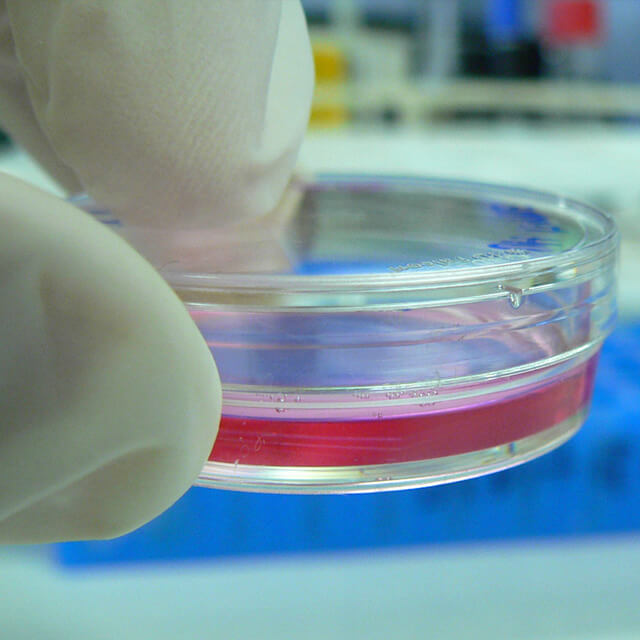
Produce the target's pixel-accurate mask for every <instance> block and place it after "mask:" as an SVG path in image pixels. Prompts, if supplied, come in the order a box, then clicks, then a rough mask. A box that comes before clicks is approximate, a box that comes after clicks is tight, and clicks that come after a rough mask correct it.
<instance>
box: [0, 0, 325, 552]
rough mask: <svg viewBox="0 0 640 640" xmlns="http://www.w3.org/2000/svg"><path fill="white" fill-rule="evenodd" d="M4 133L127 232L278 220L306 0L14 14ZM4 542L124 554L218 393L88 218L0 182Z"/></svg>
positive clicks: (0, 533) (194, 470)
mask: <svg viewBox="0 0 640 640" xmlns="http://www.w3.org/2000/svg"><path fill="white" fill-rule="evenodd" d="M0 15H1V16H2V18H1V19H2V25H1V28H0V123H1V124H2V126H3V128H5V129H6V130H7V131H8V132H9V133H10V134H11V135H12V136H13V138H14V139H15V140H17V141H18V142H20V143H21V144H22V145H23V146H24V147H26V148H27V149H28V150H29V151H30V152H31V153H32V154H33V156H34V157H35V158H36V159H37V160H38V161H39V162H40V163H41V164H42V165H43V166H44V167H45V168H46V169H47V170H48V171H49V172H50V173H51V174H52V175H53V176H54V177H55V178H57V179H58V180H59V181H60V182H61V183H62V184H63V185H64V186H65V187H67V189H69V190H70V191H77V190H86V191H88V192H89V193H90V194H91V195H92V196H93V197H94V198H95V199H96V200H97V201H98V202H100V203H101V204H103V205H105V206H107V207H109V208H111V209H112V210H114V211H115V212H116V213H117V215H118V216H119V217H120V218H122V219H123V220H125V221H126V222H128V223H142V222H144V223H145V224H147V223H149V222H150V221H152V223H153V224H154V225H158V226H160V227H175V228H180V229H185V228H202V227H206V226H211V225H220V224H225V223H227V222H229V221H236V220H241V219H250V218H258V217H260V216H263V215H265V214H266V213H267V212H269V211H270V210H271V209H273V208H274V207H275V206H276V204H277V203H278V202H279V201H280V199H281V197H282V194H283V192H284V190H285V187H286V185H287V182H288V180H289V179H290V174H291V172H292V169H293V165H294V162H295V158H296V154H297V151H298V147H299V144H300V142H301V139H302V136H303V133H304V131H305V128H306V124H307V118H308V112H309V106H310V100H311V92H312V85H313V71H312V61H311V55H310V47H309V41H308V36H307V31H306V26H305V23H304V17H303V14H302V10H301V7H300V5H299V1H298V0H224V1H223V0H153V2H151V1H149V0H102V1H101V0H47V1H46V2H45V1H44V0H6V2H2V3H0ZM0 296H1V297H0V542H23V543H24V542H43V541H54V540H70V539H87V538H104V537H112V536H116V535H119V534H122V533H125V532H127V531H130V530H132V529H134V528H136V527H138V526H140V525H141V524H143V523H145V522H147V521H148V520H150V519H151V518H153V517H155V516H156V515H158V514H159V513H161V512H162V511H163V510H165V509H166V508H167V507H169V506H170V505H171V504H172V503H173V502H174V501H175V500H176V499H177V498H178V497H180V495H182V493H184V491H186V489H187V488H188V487H189V486H190V485H191V484H192V482H193V480H194V478H195V477H196V475H197V474H198V472H199V470H200V469H201V467H202V465H203V463H204V461H205V459H206V458H207V455H208V453H209V452H210V449H211V446H212V443H213V441H214V438H215V435H216V432H217V425H218V421H219V416H220V383H219V379H218V375H217V372H216V368H215V365H214V363H213V361H212V358H211V355H210V353H209V351H208V349H207V346H206V344H205V342H204V340H203V339H202V337H201V336H200V334H199V332H198V330H197V329H196V327H195V325H194V324H193V323H192V322H191V320H190V318H189V316H188V314H187V313H186V311H185V309H184V307H183V305H182V303H181V302H180V301H179V300H178V299H177V297H175V296H174V294H173V293H172V291H171V290H170V289H169V288H168V286H167V285H166V284H165V283H164V281H163V280H162V279H161V278H160V276H159V275H158V274H157V273H156V272H155V271H154V270H153V269H152V268H151V267H150V266H149V265H148V263H147V262H145V261H144V260H143V259H142V258H141V257H140V256H139V255H138V254H137V253H136V252H135V251H134V250H133V249H132V248H130V247H129V245H127V244H126V243H125V242H124V241H122V240H121V239H119V238H118V237H116V236H115V235H114V234H113V233H111V232H110V231H109V230H108V229H107V228H104V227H102V226H101V225H99V224H98V223H96V222H95V221H93V220H92V219H90V218H89V217H88V216H86V215H85V214H84V213H82V212H80V211H77V210H76V209H75V208H74V207H72V206H71V205H69V204H67V203H65V202H62V201H60V200H58V199H56V198H54V197H53V196H50V195H48V194H45V193H43V192H40V191H38V190H36V189H34V188H33V187H30V186H28V185H26V184H24V183H22V182H20V181H18V180H16V179H13V178H9V177H7V176H0Z"/></svg>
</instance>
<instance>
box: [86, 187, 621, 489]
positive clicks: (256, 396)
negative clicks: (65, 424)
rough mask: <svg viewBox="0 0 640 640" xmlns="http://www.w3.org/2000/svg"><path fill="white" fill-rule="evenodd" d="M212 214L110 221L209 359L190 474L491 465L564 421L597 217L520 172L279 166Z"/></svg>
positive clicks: (456, 470)
mask: <svg viewBox="0 0 640 640" xmlns="http://www.w3.org/2000/svg"><path fill="white" fill-rule="evenodd" d="M286 198H287V200H286V201H284V202H283V203H281V206H280V207H279V208H278V209H277V210H275V211H274V212H272V213H271V214H270V215H269V216H267V217H266V218H264V219H262V220H260V221H259V222H258V221H249V222H246V223H243V224H239V225H236V226H234V227H227V228H223V229H221V228H214V229H203V228H188V227H185V226H184V224H185V222H184V221H180V223H179V224H180V225H182V226H174V227H166V228H159V227H158V226H157V225H153V224H152V223H151V222H150V223H149V224H147V225H146V226H138V227H135V226H132V225H128V224H121V223H120V221H119V220H118V219H117V217H116V216H114V215H113V214H111V213H110V212H108V211H105V210H103V209H101V208H100V207H98V206H96V205H94V204H93V203H91V202H89V201H88V200H86V199H85V200H82V201H80V202H79V204H81V205H82V206H84V208H85V209H87V210H89V211H91V212H92V213H94V215H95V216H96V217H97V218H98V219H100V220H102V221H103V222H105V223H108V224H112V225H114V227H115V230H116V231H117V232H118V233H119V234H120V235H122V236H123V237H124V238H125V239H127V240H128V241H129V242H130V243H131V244H132V245H133V246H134V247H135V248H136V249H137V250H138V251H140V252H141V253H142V254H143V255H145V256H146V257H147V258H148V259H149V260H150V262H151V263H152V264H154V265H155V266H156V268H158V270H159V271H160V273H161V274H162V275H163V276H164V277H165V279H166V280H167V281H168V282H169V284H170V285H171V286H172V287H173V289H174V290H175V291H176V292H177V294H178V295H179V296H180V297H181V298H182V300H183V301H184V302H185V304H186V306H187V308H188V310H189V312H190V314H191V316H192V318H193V319H194V321H195V322H196V324H197V325H198V327H199V329H200V330H201V332H202V334H203V336H204V338H205V340H206V342H207V344H208V345H209V347H210V349H211V352H212V355H213V357H214V359H215V361H216V363H217V365H218V369H219V372H220V377H221V381H222V385H223V411H222V414H223V415H222V420H221V423H220V431H219V433H218V437H217V440H216V444H215V445H214V448H213V450H212V452H211V455H210V457H209V460H208V462H207V464H206V465H205V468H204V469H203V472H202V474H201V476H200V480H199V482H200V483H201V484H205V485H207V486H216V487H223V488H235V489H243V490H256V491H284V492H349V491H369V490H382V489H389V488H402V487H410V486H426V485H428V484H437V483H440V482H449V481H452V480H457V479H461V478H463V477H472V476H474V475H478V474H480V473H486V472H489V471H495V470H497V469H501V468H506V467H508V466H511V465H513V464H519V463H520V462H524V461H525V460H528V459H531V458H532V457H535V456H536V455H540V454H541V453H544V452H545V451H548V450H550V449H551V448H553V447H555V446H558V445H559V444H560V443H561V442H563V441H565V440H566V439H567V438H568V437H570V435H571V434H572V433H574V432H575V430H576V429H577V428H578V427H579V426H580V424H581V423H582V421H583V420H584V417H585V415H586V411H587V409H588V403H589V399H590V395H591V389H592V384H593V376H594V373H595V366H596V362H597V353H598V351H599V348H600V345H601V343H602V340H603V339H604V338H605V336H606V335H607V334H608V333H609V331H610V330H611V328H612V326H613V323H614V319H615V279H616V278H615V275H616V256H617V247H618V236H617V232H616V229H615V225H614V223H613V220H612V219H611V218H610V217H609V216H607V215H606V214H604V213H601V212H599V211H597V210H596V209H593V208H591V207H589V206H587V205H583V204H581V203H578V202H575V201H573V200H570V199H567V198H564V197H561V196H556V195H551V194H544V193H538V192H533V191H528V190H523V189H516V188H509V187H498V186H492V185H485V184H475V183H467V182H458V181H448V180H431V179H426V178H413V177H396V176H370V175H369V176H353V175H347V176H345V175H334V176H331V175H325V176H320V177H318V178H315V179H314V180H313V181H309V182H302V181H300V182H297V183H295V184H293V185H292V186H291V188H290V189H289V190H288V192H287V195H286Z"/></svg>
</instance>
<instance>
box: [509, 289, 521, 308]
mask: <svg viewBox="0 0 640 640" xmlns="http://www.w3.org/2000/svg"><path fill="white" fill-rule="evenodd" d="M509 304H510V305H511V306H512V307H513V308H514V309H517V308H518V307H519V306H520V305H521V304H522V291H520V290H519V289H518V291H511V292H510V293H509Z"/></svg>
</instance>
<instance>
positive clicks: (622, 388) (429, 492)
mask: <svg viewBox="0 0 640 640" xmlns="http://www.w3.org/2000/svg"><path fill="white" fill-rule="evenodd" d="M631 531H639V532H640V325H627V326H622V327H620V328H618V329H617V330H616V331H615V332H614V334H613V335H612V336H611V337H610V338H609V339H608V340H607V342H606V343H605V346H604V348H603V352H602V357H601V360H600V367H599V370H598V375H597V380H596V389H595V395H594V400H593V407H592V410H591V413H590V415H589V418H588V420H587V422H586V424H585V426H584V427H583V428H582V430H581V431H580V432H579V433H578V434H577V435H576V436H575V437H574V438H573V439H572V440H571V441H570V442H569V443H567V444H566V445H564V446H562V447H560V448H559V449H557V450H556V451H554V452H552V453H550V454H548V455H546V456H543V457H542V458H539V459H538V460H535V461H533V462H530V463H528V464H525V465H523V466H520V467H516V468H513V469H510V470H507V471H503V472H500V473H496V474H493V475H490V476H485V477H482V478H477V479H475V480H467V481H464V482H459V483H455V484H449V485H443V486H439V487H432V488H428V489H419V490H412V491H399V492H391V493H379V494H364V495H350V496H283V495H261V494H245V493H236V492H226V491H216V490H211V489H200V488H194V489H191V490H190V491H189V492H188V493H187V494H186V495H185V496H184V497H183V498H182V499H181V500H180V501H178V502H177V503H176V504H175V505H174V506H173V507H172V508H171V509H169V510H168V511H167V512H166V513H164V514H163V515H162V516H160V517H159V518H157V519H155V520H154V521H153V522H151V523H149V524H148V525H146V526H144V527H142V528H141V529H139V530H138V531H135V532H134V533H131V534H129V535H126V536H124V537H122V538H119V539H116V540H111V541H106V542H75V543H66V544H61V545H57V546H56V551H57V558H58V559H59V561H60V562H61V563H62V564H63V565H91V564H98V563H100V564H108V563H119V562H143V561H164V560H177V559H194V558H219V557H228V556H244V555H250V554H285V553H293V552H319V551H327V550H345V549H364V548H368V549H371V548H389V547H403V546H409V545H433V544H443V543H459V542H473V541H482V540H491V541H500V540H514V539H522V538H540V537H569V536H585V535H593V534H606V533H614V532H631Z"/></svg>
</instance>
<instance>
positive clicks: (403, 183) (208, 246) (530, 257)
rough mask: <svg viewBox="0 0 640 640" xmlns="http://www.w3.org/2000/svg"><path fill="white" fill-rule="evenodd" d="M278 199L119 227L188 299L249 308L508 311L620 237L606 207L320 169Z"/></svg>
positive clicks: (577, 278) (563, 280)
mask: <svg viewBox="0 0 640 640" xmlns="http://www.w3.org/2000/svg"><path fill="white" fill-rule="evenodd" d="M289 197H290V198H292V199H294V200H295V199H297V202H295V203H294V204H295V205H297V206H292V205H291V204H290V203H285V206H283V207H282V208H281V209H279V210H278V211H276V212H274V213H273V214H272V215H271V216H269V217H267V218H266V219H265V220H262V221H260V222H249V223H246V224H244V225H240V226H237V227H233V228H225V229H176V228H165V229H158V228H150V227H144V228H142V227H131V226H127V227H121V228H120V229H119V231H120V233H121V234H122V235H123V236H125V237H126V238H128V239H129V241H130V242H131V243H132V244H133V245H134V246H135V247H136V248H137V249H138V250H139V251H141V252H142V253H143V255H146V256H147V257H148V258H149V259H150V261H151V262H152V263H153V264H154V265H156V267H158V268H159V270H160V272H161V273H162V275H163V276H164V277H165V278H166V279H167V280H168V281H169V283H170V284H171V285H172V286H173V287H174V289H175V290H176V291H177V292H178V294H179V295H181V296H182V297H185V298H186V299H187V300H188V301H189V302H190V303H195V304H197V303H198V302H201V303H203V304H205V303H206V304H209V305H211V304H213V305H223V306H228V305H231V306H233V307H242V308H246V309H254V310H261V309H262V310H264V309H269V310H276V309H279V310H286V309H290V310H294V309H307V310H313V309H318V310H330V309H336V310H358V309H362V310H366V309H376V308H412V307H416V306H419V307H429V306H447V305H451V304H456V303H463V302H471V301H475V300H485V301H486V300H491V299H502V298H505V297H508V298H510V299H511V300H512V301H513V303H514V305H515V306H518V304H519V301H520V299H521V297H522V296H523V295H527V294H528V293H532V292H541V291H545V290H551V289H554V288H558V287H566V286H567V285H568V284H573V285H578V284H579V283H581V282H585V281H588V280H589V279H591V278H594V277H596V276H597V275H598V274H599V273H602V272H603V271H604V272H606V271H607V270H608V269H609V267H610V266H611V265H612V264H613V263H614V262H615V254H616V251H617V245H618V238H617V232H616V228H615V225H614V222H613V220H612V219H611V218H610V217H609V216H608V215H606V214H604V213H602V212H600V211H598V210H596V209H594V208H591V207H589V206H587V205H584V204H581V203H578V202H576V201H573V200H570V199H568V198H564V197H562V196H556V195H552V194H545V193H539V192H535V191H530V190H525V189H518V188H509V187H497V186H493V185H486V184H478V183H468V182H460V181H453V180H432V179H425V178H411V177H388V176H387V177H385V176H352V175H349V176H345V175H340V176H331V175H324V176H320V177H318V178H317V179H315V180H314V181H313V182H298V183H296V184H295V185H294V186H293V188H292V191H291V193H290V194H289ZM82 204H83V205H84V206H85V208H87V209H88V210H90V211H92V212H93V213H94V214H95V215H96V216H97V217H98V218H99V219H102V220H103V221H105V222H110V223H113V224H116V225H118V226H120V225H119V223H118V221H117V220H116V219H115V218H114V217H113V216H112V214H110V213H109V212H107V211H104V210H101V209H100V208H99V207H96V206H95V205H93V204H91V203H89V202H88V201H84V202H83V203H82Z"/></svg>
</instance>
